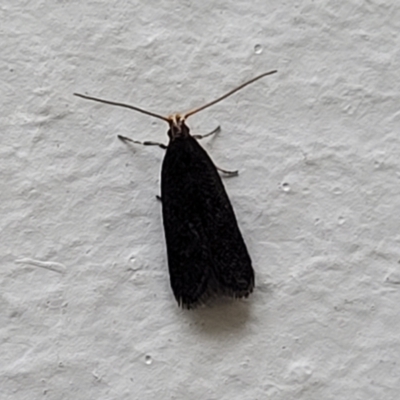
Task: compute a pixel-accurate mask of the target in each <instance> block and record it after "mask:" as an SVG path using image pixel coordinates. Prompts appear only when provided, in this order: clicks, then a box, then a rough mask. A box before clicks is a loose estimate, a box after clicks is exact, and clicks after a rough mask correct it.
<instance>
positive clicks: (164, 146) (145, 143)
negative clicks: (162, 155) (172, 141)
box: [118, 135, 167, 149]
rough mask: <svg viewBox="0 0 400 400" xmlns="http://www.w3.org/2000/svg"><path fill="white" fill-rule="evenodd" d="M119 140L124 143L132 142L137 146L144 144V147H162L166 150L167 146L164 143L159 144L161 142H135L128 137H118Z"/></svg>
mask: <svg viewBox="0 0 400 400" xmlns="http://www.w3.org/2000/svg"><path fill="white" fill-rule="evenodd" d="M118 139H120V140H122V141H123V142H132V143H136V144H142V145H143V146H158V147H161V148H162V149H166V148H167V146H166V145H165V144H164V143H159V142H151V141H145V142H139V141H138V140H133V139H130V138H128V137H126V136H122V135H118Z"/></svg>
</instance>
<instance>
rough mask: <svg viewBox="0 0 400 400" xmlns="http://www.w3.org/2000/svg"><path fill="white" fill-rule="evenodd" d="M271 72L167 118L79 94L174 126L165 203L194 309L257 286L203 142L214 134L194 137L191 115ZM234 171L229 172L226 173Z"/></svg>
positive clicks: (177, 281) (176, 289)
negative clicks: (214, 297) (191, 127)
mask: <svg viewBox="0 0 400 400" xmlns="http://www.w3.org/2000/svg"><path fill="white" fill-rule="evenodd" d="M275 72H277V71H275V70H274V71H269V72H266V73H264V74H261V75H259V76H257V77H255V78H253V79H251V80H250V81H247V82H245V83H243V84H242V85H240V86H238V87H236V88H235V89H233V90H231V91H230V92H228V93H226V94H224V95H223V96H221V97H219V98H217V99H216V100H214V101H211V102H209V103H207V104H205V105H203V106H201V107H198V108H196V109H194V110H191V111H189V112H187V113H184V114H173V115H171V116H169V117H164V116H162V115H159V114H155V113H152V112H149V111H146V110H143V109H141V108H138V107H135V106H131V105H129V104H124V103H117V102H114V101H108V100H103V99H99V98H96V97H90V96H86V95H83V94H78V93H75V95H76V96H79V97H82V98H84V99H88V100H94V101H98V102H101V103H105V104H111V105H114V106H120V107H125V108H129V109H131V110H134V111H139V112H141V113H144V114H147V115H150V116H152V117H155V118H160V119H162V120H164V121H166V122H167V123H168V124H169V130H168V136H169V143H168V146H166V145H164V144H162V143H158V142H151V141H146V142H138V141H136V140H132V139H129V138H126V137H123V136H119V138H120V139H121V140H124V141H130V142H133V143H140V144H144V145H150V146H151V145H156V146H159V147H161V148H164V149H166V153H165V157H164V160H163V163H162V169H161V202H162V215H163V222H164V231H165V241H166V245H167V255H168V266H169V273H170V279H171V287H172V291H173V293H174V296H175V298H176V300H177V301H178V303H179V304H180V305H181V306H182V307H183V308H188V309H190V308H194V307H196V306H197V305H198V304H200V303H203V302H204V301H205V300H207V299H208V298H209V297H210V296H213V295H219V294H220V295H227V296H231V297H236V298H240V297H247V296H248V295H249V294H250V293H251V292H252V291H253V288H254V270H253V267H252V264H251V259H250V256H249V253H248V251H247V248H246V245H245V243H244V240H243V237H242V234H241V233H240V230H239V227H238V224H237V221H236V217H235V214H234V211H233V208H232V205H231V203H230V201H229V198H228V195H227V194H226V191H225V188H224V186H223V183H222V180H221V177H220V175H219V173H218V168H217V167H216V166H215V165H214V163H213V162H212V160H211V158H210V157H209V155H208V154H207V153H206V151H205V150H204V149H203V148H202V147H201V146H200V144H199V143H198V139H201V138H203V137H205V136H209V135H210V134H212V133H215V131H214V132H211V133H210V134H208V135H204V136H199V135H193V136H192V135H191V134H190V131H189V128H188V127H187V125H186V123H185V121H186V119H187V118H188V117H189V116H191V115H193V114H195V113H197V112H199V111H201V110H204V109H205V108H207V107H210V106H212V105H214V104H216V103H218V102H219V101H221V100H223V99H225V98H226V97H228V96H230V95H232V94H233V93H235V92H237V91H238V90H240V89H243V88H244V87H245V86H247V85H249V84H251V83H253V82H255V81H257V80H258V79H261V78H263V77H264V76H267V75H271V74H274V73H275ZM221 171H222V172H226V173H229V171H223V170H221Z"/></svg>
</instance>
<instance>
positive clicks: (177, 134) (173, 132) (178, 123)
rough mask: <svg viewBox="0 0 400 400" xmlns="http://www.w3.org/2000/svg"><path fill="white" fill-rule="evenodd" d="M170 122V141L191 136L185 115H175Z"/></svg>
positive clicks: (169, 118)
mask: <svg viewBox="0 0 400 400" xmlns="http://www.w3.org/2000/svg"><path fill="white" fill-rule="evenodd" d="M168 121H169V130H168V136H169V138H170V140H175V139H177V138H182V137H188V136H190V133H189V128H188V127H187V125H186V124H185V117H184V116H183V115H180V114H173V115H171V116H169V117H168Z"/></svg>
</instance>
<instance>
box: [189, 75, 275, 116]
mask: <svg viewBox="0 0 400 400" xmlns="http://www.w3.org/2000/svg"><path fill="white" fill-rule="evenodd" d="M275 72H278V71H277V70H273V71H269V72H265V73H263V74H261V75H259V76H256V77H255V78H253V79H250V80H249V81H247V82H245V83H242V84H241V85H240V86H238V87H237V88H235V89H233V90H231V91H230V92H228V93H225V94H224V95H223V96H221V97H218V99H216V100H213V101H211V102H210V103H207V104H204V105H203V106H201V107H198V108H195V109H194V110H191V111H189V112H187V113H186V114H185V115H184V118H185V119H186V118H188V117H190V116H191V115H193V114H196V113H198V112H199V111H202V110H204V109H205V108H207V107H210V106H212V105H214V104H216V103H218V102H220V101H221V100H224V99H226V98H227V97H229V96H231V95H232V94H233V93H236V92H237V91H239V90H241V89H243V88H244V87H245V86H247V85H250V83H253V82H255V81H258V80H259V79H261V78H264V76H267V75H272V74H275Z"/></svg>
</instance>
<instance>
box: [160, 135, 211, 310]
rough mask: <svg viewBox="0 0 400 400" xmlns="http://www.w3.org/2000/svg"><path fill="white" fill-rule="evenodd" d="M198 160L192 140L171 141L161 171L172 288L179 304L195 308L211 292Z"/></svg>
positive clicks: (209, 261) (208, 249)
mask: <svg viewBox="0 0 400 400" xmlns="http://www.w3.org/2000/svg"><path fill="white" fill-rule="evenodd" d="M197 158H198V155H197V154H196V152H195V150H194V153H193V148H192V145H191V142H190V139H186V138H182V139H176V140H174V141H172V142H171V143H170V144H169V146H168V148H167V151H166V154H165V157H164V161H163V166H162V172H161V199H162V210H163V222H164V232H165V241H166V245H167V257H168V267H169V273H170V280H171V287H172V291H173V292H174V296H175V298H176V300H177V301H178V303H179V304H180V305H182V307H184V308H193V307H195V306H196V305H197V304H198V303H200V302H201V301H203V300H205V299H206V298H207V297H208V295H209V293H210V285H211V281H212V276H211V275H212V271H211V251H210V248H209V246H208V240H207V236H206V232H205V229H204V227H203V222H202V218H201V212H200V208H201V205H200V202H201V199H200V198H199V197H198V195H197V192H198V191H197V188H196V179H195V177H196V175H198V174H200V172H199V171H200V170H199V169H198V165H197V163H196V162H195V161H193V160H196V159H197Z"/></svg>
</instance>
